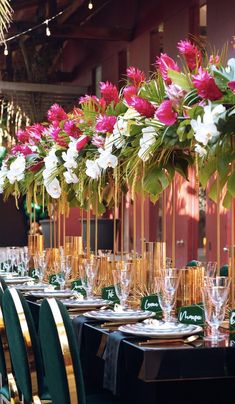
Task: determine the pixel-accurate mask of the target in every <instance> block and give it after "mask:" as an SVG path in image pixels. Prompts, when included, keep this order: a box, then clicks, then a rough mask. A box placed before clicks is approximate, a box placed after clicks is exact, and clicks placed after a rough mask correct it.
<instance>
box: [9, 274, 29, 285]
mask: <svg viewBox="0 0 235 404" xmlns="http://www.w3.org/2000/svg"><path fill="white" fill-rule="evenodd" d="M4 281H5V282H6V283H8V284H18V283H25V282H30V281H33V278H31V277H30V276H14V277H13V278H4Z"/></svg>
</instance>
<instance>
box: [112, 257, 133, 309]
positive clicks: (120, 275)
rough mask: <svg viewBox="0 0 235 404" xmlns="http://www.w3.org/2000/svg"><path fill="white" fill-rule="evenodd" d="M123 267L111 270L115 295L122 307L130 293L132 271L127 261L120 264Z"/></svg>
mask: <svg viewBox="0 0 235 404" xmlns="http://www.w3.org/2000/svg"><path fill="white" fill-rule="evenodd" d="M120 265H122V266H123V268H124V269H114V270H113V281H114V287H115V291H116V295H117V297H118V298H119V300H120V303H121V306H122V308H124V307H125V306H126V301H127V298H128V296H129V293H130V288H131V279H132V273H131V270H130V269H128V268H129V263H123V264H120Z"/></svg>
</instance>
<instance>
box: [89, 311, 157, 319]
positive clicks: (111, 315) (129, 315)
mask: <svg viewBox="0 0 235 404" xmlns="http://www.w3.org/2000/svg"><path fill="white" fill-rule="evenodd" d="M83 315H84V316H85V317H88V318H93V319H96V320H105V321H122V320H123V321H129V320H136V321H138V320H144V319H145V318H149V317H154V316H155V313H153V312H152V311H144V310H133V309H125V310H123V311H114V310H111V309H107V310H93V311H89V312H87V313H84V314H83Z"/></svg>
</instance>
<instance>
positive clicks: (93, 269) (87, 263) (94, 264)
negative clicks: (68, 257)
mask: <svg viewBox="0 0 235 404" xmlns="http://www.w3.org/2000/svg"><path fill="white" fill-rule="evenodd" d="M98 267H99V260H98V259H97V258H95V257H94V258H89V259H88V258H87V259H84V260H83V263H82V264H81V265H80V266H79V271H80V279H81V283H82V286H83V288H84V289H85V290H86V295H87V298H88V299H93V298H94V286H95V281H96V277H97V272H98Z"/></svg>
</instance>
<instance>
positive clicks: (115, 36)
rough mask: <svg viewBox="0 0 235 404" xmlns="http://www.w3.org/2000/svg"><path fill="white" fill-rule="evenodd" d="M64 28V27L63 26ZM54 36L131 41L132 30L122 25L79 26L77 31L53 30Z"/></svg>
mask: <svg viewBox="0 0 235 404" xmlns="http://www.w3.org/2000/svg"><path fill="white" fill-rule="evenodd" d="M63 28H64V27H63ZM51 34H52V36H53V37H54V38H60V39H93V40H103V41H131V40H132V37H133V36H132V30H131V29H125V28H121V27H117V28H105V27H94V26H93V27H92V26H91V27H78V28H76V30H75V31H73V32H69V30H67V32H66V31H64V29H63V32H62V31H61V30H57V31H52V33H51Z"/></svg>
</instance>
